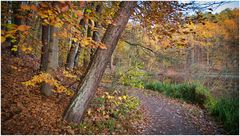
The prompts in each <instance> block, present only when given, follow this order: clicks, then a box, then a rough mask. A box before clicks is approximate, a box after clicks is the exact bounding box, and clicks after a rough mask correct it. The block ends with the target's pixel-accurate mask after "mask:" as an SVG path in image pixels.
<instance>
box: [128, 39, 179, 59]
mask: <svg viewBox="0 0 240 136" xmlns="http://www.w3.org/2000/svg"><path fill="white" fill-rule="evenodd" d="M124 42H126V43H127V44H129V45H131V46H135V47H141V48H143V49H145V50H148V51H150V52H151V53H153V54H154V55H156V56H158V57H160V58H162V59H166V60H168V61H171V62H175V61H177V59H174V58H172V57H168V56H166V55H163V54H162V53H159V52H156V51H154V50H153V49H151V48H148V47H145V46H143V45H141V44H140V43H131V42H129V41H127V40H124Z"/></svg>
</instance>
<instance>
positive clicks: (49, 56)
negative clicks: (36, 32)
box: [40, 25, 58, 96]
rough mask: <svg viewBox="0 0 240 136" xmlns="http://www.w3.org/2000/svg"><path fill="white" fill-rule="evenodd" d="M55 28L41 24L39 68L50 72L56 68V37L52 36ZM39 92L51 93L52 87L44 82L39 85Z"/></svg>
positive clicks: (48, 94) (47, 94) (55, 30)
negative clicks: (41, 45)
mask: <svg viewBox="0 0 240 136" xmlns="http://www.w3.org/2000/svg"><path fill="white" fill-rule="evenodd" d="M56 33H57V28H56V27H54V26H50V25H46V26H42V44H43V47H42V56H41V64H40V70H41V71H42V72H47V73H50V74H51V73H52V71H54V70H56V69H57V68H58V39H57V37H54V35H55V34H56ZM41 93H42V94H43V95H45V96H50V95H52V87H51V86H50V85H49V84H47V83H46V82H44V83H42V85H41Z"/></svg>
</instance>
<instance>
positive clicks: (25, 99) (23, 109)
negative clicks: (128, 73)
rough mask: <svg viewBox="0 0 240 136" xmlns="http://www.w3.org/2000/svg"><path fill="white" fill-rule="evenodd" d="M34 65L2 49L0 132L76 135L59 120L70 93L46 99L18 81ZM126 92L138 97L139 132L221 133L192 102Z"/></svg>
mask: <svg viewBox="0 0 240 136" xmlns="http://www.w3.org/2000/svg"><path fill="white" fill-rule="evenodd" d="M38 68H39V59H37V58H36V57H34V56H29V55H25V56H22V57H20V58H16V57H10V55H9V54H8V53H4V52H2V57H1V74H2V75H1V123H2V125H1V134H80V133H79V132H76V131H75V132H74V130H72V129H71V128H70V127H69V124H68V123H67V122H65V121H63V120H62V115H63V113H64V109H65V108H66V107H67V105H68V103H69V101H70V99H71V97H70V96H67V95H65V94H54V95H53V96H51V97H48V98H46V97H45V96H42V95H41V94H40V92H39V88H38V86H36V87H34V88H28V87H26V86H24V85H22V84H21V82H24V81H27V80H30V79H31V77H32V76H33V75H35V74H37V73H38V72H39V71H38ZM58 79H62V81H65V82H62V83H63V84H65V85H66V84H71V83H72V81H69V80H70V79H67V78H66V77H64V76H62V75H61V74H60V75H58ZM66 86H68V85H66ZM72 87H73V88H76V85H74V86H72ZM128 92H129V94H130V95H132V96H136V97H137V98H139V99H140V103H141V106H142V107H144V109H145V110H146V113H145V112H144V114H146V115H144V116H147V117H146V118H148V119H149V123H147V125H145V126H141V125H139V126H140V127H141V129H142V131H141V133H143V134H221V132H220V131H219V130H220V129H219V128H218V127H217V125H216V123H215V122H214V121H213V120H212V119H211V118H210V117H209V116H208V115H207V114H206V113H205V111H204V110H203V109H201V108H200V107H197V106H196V105H191V104H186V103H184V102H182V101H179V100H174V99H171V98H168V97H166V96H163V95H161V94H159V93H157V92H154V91H150V90H141V89H133V88H132V89H129V90H128ZM139 133H140V131H139Z"/></svg>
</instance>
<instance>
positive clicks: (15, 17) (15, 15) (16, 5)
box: [11, 1, 21, 56]
mask: <svg viewBox="0 0 240 136" xmlns="http://www.w3.org/2000/svg"><path fill="white" fill-rule="evenodd" d="M20 6H21V2H20V1H13V2H12V15H13V18H12V24H15V25H21V19H20V18H19V17H18V15H19V9H20ZM19 41H20V37H19V33H18V32H17V33H16V39H15V41H14V42H11V54H12V55H14V56H18V55H19V48H18V43H19ZM13 48H15V49H16V50H12V49H13Z"/></svg>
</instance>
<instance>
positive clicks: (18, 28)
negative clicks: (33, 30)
mask: <svg viewBox="0 0 240 136" xmlns="http://www.w3.org/2000/svg"><path fill="white" fill-rule="evenodd" d="M29 28H30V26H26V25H20V26H18V27H17V30H19V31H26V30H28V29H29Z"/></svg>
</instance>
